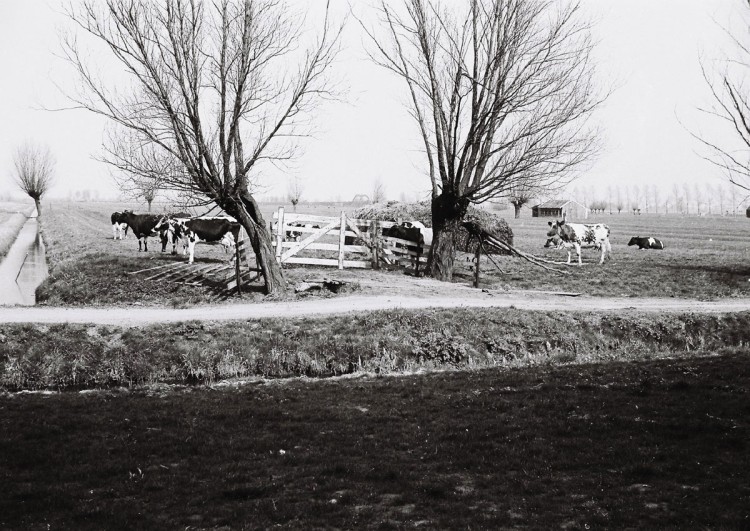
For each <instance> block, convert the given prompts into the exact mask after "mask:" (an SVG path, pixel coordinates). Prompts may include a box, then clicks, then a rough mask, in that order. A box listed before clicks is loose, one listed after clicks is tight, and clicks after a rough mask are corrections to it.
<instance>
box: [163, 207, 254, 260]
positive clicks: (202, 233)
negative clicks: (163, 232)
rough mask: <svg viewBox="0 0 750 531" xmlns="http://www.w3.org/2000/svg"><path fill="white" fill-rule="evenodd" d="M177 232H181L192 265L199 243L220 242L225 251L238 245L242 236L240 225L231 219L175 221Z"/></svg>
mask: <svg viewBox="0 0 750 531" xmlns="http://www.w3.org/2000/svg"><path fill="white" fill-rule="evenodd" d="M175 226H176V230H177V231H179V234H180V236H181V237H182V239H183V242H184V243H185V244H187V249H188V251H189V253H190V258H189V259H188V263H190V264H192V263H193V259H194V257H195V244H196V243H198V242H209V243H212V242H219V243H221V244H222V245H223V246H224V250H225V251H226V250H227V248H229V247H233V246H235V245H236V243H237V241H238V240H239V236H240V228H241V226H240V224H239V223H237V222H236V221H234V220H233V219H230V218H225V217H215V218H190V219H177V220H175Z"/></svg>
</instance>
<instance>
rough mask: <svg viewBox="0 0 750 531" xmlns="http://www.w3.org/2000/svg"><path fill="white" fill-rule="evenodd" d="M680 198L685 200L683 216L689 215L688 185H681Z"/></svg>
mask: <svg viewBox="0 0 750 531" xmlns="http://www.w3.org/2000/svg"><path fill="white" fill-rule="evenodd" d="M682 197H683V199H684V200H685V214H688V215H690V185H689V184H688V183H682Z"/></svg>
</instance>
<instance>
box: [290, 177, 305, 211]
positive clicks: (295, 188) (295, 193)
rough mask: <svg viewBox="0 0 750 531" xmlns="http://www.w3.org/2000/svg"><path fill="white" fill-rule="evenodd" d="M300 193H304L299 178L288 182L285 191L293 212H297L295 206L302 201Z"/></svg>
mask: <svg viewBox="0 0 750 531" xmlns="http://www.w3.org/2000/svg"><path fill="white" fill-rule="evenodd" d="M302 192H304V187H303V186H302V182H301V181H300V179H299V177H294V178H293V179H292V180H291V181H290V182H289V187H288V189H287V194H286V195H287V198H288V199H289V202H290V203H291V204H292V208H293V209H294V211H295V212H297V205H298V204H299V202H300V199H302Z"/></svg>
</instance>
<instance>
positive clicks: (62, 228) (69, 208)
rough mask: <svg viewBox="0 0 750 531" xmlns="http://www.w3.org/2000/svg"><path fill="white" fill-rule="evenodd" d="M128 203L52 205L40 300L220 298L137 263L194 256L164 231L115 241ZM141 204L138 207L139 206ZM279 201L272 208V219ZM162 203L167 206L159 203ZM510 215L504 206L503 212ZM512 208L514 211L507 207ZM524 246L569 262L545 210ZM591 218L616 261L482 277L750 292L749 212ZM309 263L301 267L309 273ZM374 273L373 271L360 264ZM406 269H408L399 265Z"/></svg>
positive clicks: (204, 250)
mask: <svg viewBox="0 0 750 531" xmlns="http://www.w3.org/2000/svg"><path fill="white" fill-rule="evenodd" d="M125 206H127V205H115V204H110V203H71V204H62V203H60V204H53V205H51V207H50V208H49V209H48V211H47V214H46V215H47V216H48V219H49V220H50V223H48V224H47V226H46V228H45V240H46V242H47V250H48V259H49V262H50V267H51V275H50V277H49V279H48V280H47V281H45V283H44V284H43V285H42V286H41V287H40V288H39V291H38V297H37V299H38V300H39V301H40V302H41V303H42V304H46V305H113V304H116V305H121V304H133V305H138V304H147V305H163V306H188V305H195V304H201V303H210V302H215V301H216V291H215V290H214V289H212V288H210V287H205V286H185V285H180V284H174V283H167V282H154V281H147V280H145V275H128V274H127V272H132V271H137V270H139V269H145V268H148V267H155V266H159V265H165V264H170V263H175V262H182V261H184V260H185V258H184V257H183V256H171V255H169V254H162V253H160V252H159V246H158V243H157V242H156V240H155V239H153V238H152V239H151V246H150V251H149V252H148V253H138V251H137V243H136V241H135V240H134V239H133V238H132V237H131V238H130V239H128V240H125V241H113V240H112V232H111V226H110V224H109V215H110V213H111V211H112V210H115V209H122V208H123V207H125ZM131 207H132V205H131ZM273 207H275V205H273V206H267V208H266V210H265V211H264V214H265V215H266V217H267V218H268V219H270V218H271V213H272V211H273ZM159 208H163V206H160V207H159ZM333 208H334V207H331V206H330V205H322V206H320V209H319V210H320V211H319V212H318V211H316V206H315V205H306V206H305V209H306V210H308V211H309V213H319V214H322V215H332V214H337V213H338V212H332V209H333ZM502 214H503V213H501V215H502ZM507 214H510V212H508V213H507ZM508 221H509V223H510V225H511V227H512V229H513V231H514V235H515V245H516V247H518V248H519V249H521V250H523V251H526V252H530V253H533V254H537V255H539V256H542V257H545V258H547V259H550V260H558V261H560V260H562V261H564V260H565V259H566V258H567V256H566V255H565V253H564V252H563V251H560V250H554V249H543V248H542V245H543V244H544V241H545V240H546V236H545V234H546V231H547V228H548V227H547V221H548V219H545V218H522V219H518V220H516V219H509V220H508ZM589 221H591V222H595V221H602V222H605V223H607V224H608V225H609V226H610V228H611V231H612V236H611V240H612V247H613V252H612V257H613V258H612V260H610V261H608V262H607V263H606V264H605V265H604V266H599V265H598V264H597V261H598V252H597V251H594V250H584V262H585V265H584V266H583V267H578V266H571V267H567V266H560V267H561V268H563V269H565V270H566V271H567V272H568V273H569V275H567V276H558V275H555V274H552V273H550V272H547V271H545V270H543V269H541V268H539V267H536V266H534V265H532V264H530V263H528V262H526V261H524V260H521V259H519V258H513V257H508V256H501V257H497V258H496V262H497V264H498V265H499V266H500V268H501V269H502V272H499V271H497V270H496V268H495V265H494V264H492V263H490V262H489V261H488V260H487V259H486V258H484V259H483V262H482V270H483V274H482V285H483V287H489V288H495V289H497V288H507V289H531V290H562V291H575V292H580V293H586V294H590V295H595V296H604V297H609V296H626V297H628V296H629V297H642V296H644V295H649V296H654V297H691V298H704V299H715V298H722V297H747V296H750V282H748V280H750V265H748V264H750V220H747V219H746V218H740V217H684V216H657V215H643V216H633V215H630V214H622V215H613V216H599V217H598V218H592V219H591V220H589ZM637 235H640V236H656V237H658V238H660V239H661V240H663V241H664V243H665V245H666V249H664V250H663V251H638V250H637V249H636V248H634V247H628V246H627V242H628V240H629V239H630V237H631V236H637ZM466 258H468V257H467V256H459V257H458V260H457V269H456V277H455V278H456V281H457V282H462V283H466V284H469V283H470V282H471V281H472V280H473V272H472V271H471V270H470V265H471V264H470V262H467V261H466ZM226 259H227V256H226V255H224V253H223V252H222V251H221V249H219V248H217V247H212V246H207V245H201V246H199V248H198V253H197V257H196V260H197V262H198V263H211V262H216V263H218V262H220V261H222V260H226ZM300 271H301V272H300ZM287 272H288V276H289V277H290V278H291V279H295V278H297V277H298V276H299V275H302V276H304V274H305V272H309V274H312V275H313V276H321V275H327V276H331V277H334V278H335V277H336V270H335V269H319V268H318V269H314V268H290V269H287ZM358 274H361V275H368V273H367V272H366V271H362V272H359V273H358ZM394 274H399V273H394ZM261 296H262V295H261V293H260V286H259V285H256V286H255V289H254V290H248V297H247V298H246V300H248V299H249V300H253V299H254V298H260V297H261Z"/></svg>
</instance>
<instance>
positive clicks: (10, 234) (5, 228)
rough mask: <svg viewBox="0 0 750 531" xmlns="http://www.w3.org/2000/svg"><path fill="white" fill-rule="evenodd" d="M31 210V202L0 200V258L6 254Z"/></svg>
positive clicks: (32, 206)
mask: <svg viewBox="0 0 750 531" xmlns="http://www.w3.org/2000/svg"><path fill="white" fill-rule="evenodd" d="M32 210H34V205H33V204H28V203H15V202H0V260H2V259H3V257H5V255H6V254H8V249H10V246H11V245H12V244H13V242H14V241H15V239H16V236H18V231H19V230H21V227H22V226H23V224H24V223H25V222H26V219H27V216H28V215H29V214H31V212H32Z"/></svg>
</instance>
